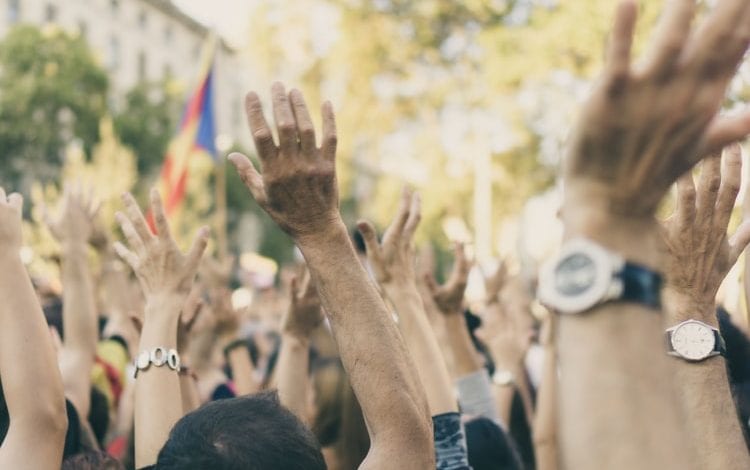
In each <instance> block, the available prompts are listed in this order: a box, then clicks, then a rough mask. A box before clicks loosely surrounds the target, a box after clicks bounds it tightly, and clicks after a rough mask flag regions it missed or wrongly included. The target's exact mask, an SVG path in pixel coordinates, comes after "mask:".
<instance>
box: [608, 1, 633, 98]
mask: <svg viewBox="0 0 750 470" xmlns="http://www.w3.org/2000/svg"><path fill="white" fill-rule="evenodd" d="M637 17H638V9H637V7H636V5H635V2H634V1H633V0H621V1H620V3H619V4H618V6H617V11H616V13H615V24H614V27H613V28H612V37H611V38H610V44H609V51H608V53H607V66H606V69H605V83H606V85H607V88H608V90H609V92H610V93H617V92H619V90H620V89H621V88H622V87H623V86H624V85H625V83H626V82H627V80H628V78H629V76H630V51H631V48H632V47H633V32H634V30H635V23H636V19H637Z"/></svg>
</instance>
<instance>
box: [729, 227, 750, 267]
mask: <svg viewBox="0 0 750 470" xmlns="http://www.w3.org/2000/svg"><path fill="white" fill-rule="evenodd" d="M748 244H750V220H746V221H744V222H742V223H741V224H740V226H739V227H738V228H737V231H736V232H734V235H732V237H731V238H730V239H729V261H730V264H731V265H734V263H736V262H737V259H738V258H739V257H740V255H741V254H742V252H743V251H745V248H747V245H748Z"/></svg>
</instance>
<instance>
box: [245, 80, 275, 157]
mask: <svg viewBox="0 0 750 470" xmlns="http://www.w3.org/2000/svg"><path fill="white" fill-rule="evenodd" d="M245 113H246V114H247V122H248V124H249V125H250V132H251V133H252V134H253V142H255V150H256V151H257V152H258V157H259V158H260V160H261V161H262V162H265V161H268V160H270V159H272V158H273V157H274V156H276V151H277V148H276V143H275V142H274V141H273V133H272V132H271V128H270V127H269V126H268V122H267V121H266V118H265V116H264V115H263V105H262V104H261V102H260V98H259V97H258V95H257V93H255V92H250V93H248V94H247V96H246V97H245Z"/></svg>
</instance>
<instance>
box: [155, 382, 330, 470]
mask: <svg viewBox="0 0 750 470" xmlns="http://www.w3.org/2000/svg"><path fill="white" fill-rule="evenodd" d="M156 468H157V469H158V470H167V469H175V470H177V469H179V470H203V469H208V468H211V469H217V470H219V469H221V470H325V468H326V464H325V460H323V454H322V453H321V451H320V444H318V442H317V440H316V439H315V436H313V434H312V432H311V431H310V430H309V429H307V428H306V427H305V425H304V424H302V422H301V421H300V420H299V419H297V417H296V416H294V414H292V412H291V411H289V410H288V409H286V408H284V407H283V406H281V404H280V403H279V399H278V396H277V395H276V392H264V393H259V394H256V395H249V396H245V397H239V398H231V399H228V400H221V401H216V402H212V403H208V404H206V405H204V406H202V407H201V408H199V409H197V410H195V411H193V412H191V413H189V414H187V415H186V416H184V417H183V418H182V419H180V420H179V421H178V422H177V424H175V426H174V428H172V431H171V432H170V434H169V439H168V440H167V443H166V444H164V447H163V448H162V449H161V452H159V458H158V460H157V463H156Z"/></svg>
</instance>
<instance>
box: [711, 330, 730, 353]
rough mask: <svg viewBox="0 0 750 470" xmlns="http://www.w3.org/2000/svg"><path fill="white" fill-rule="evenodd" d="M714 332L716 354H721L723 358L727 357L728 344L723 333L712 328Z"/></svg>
mask: <svg viewBox="0 0 750 470" xmlns="http://www.w3.org/2000/svg"><path fill="white" fill-rule="evenodd" d="M711 331H713V332H714V338H716V341H715V342H714V352H716V353H719V354H720V355H721V356H722V357H727V343H725V342H724V337H723V336H722V335H721V331H719V330H718V329H716V328H712V329H711Z"/></svg>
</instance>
